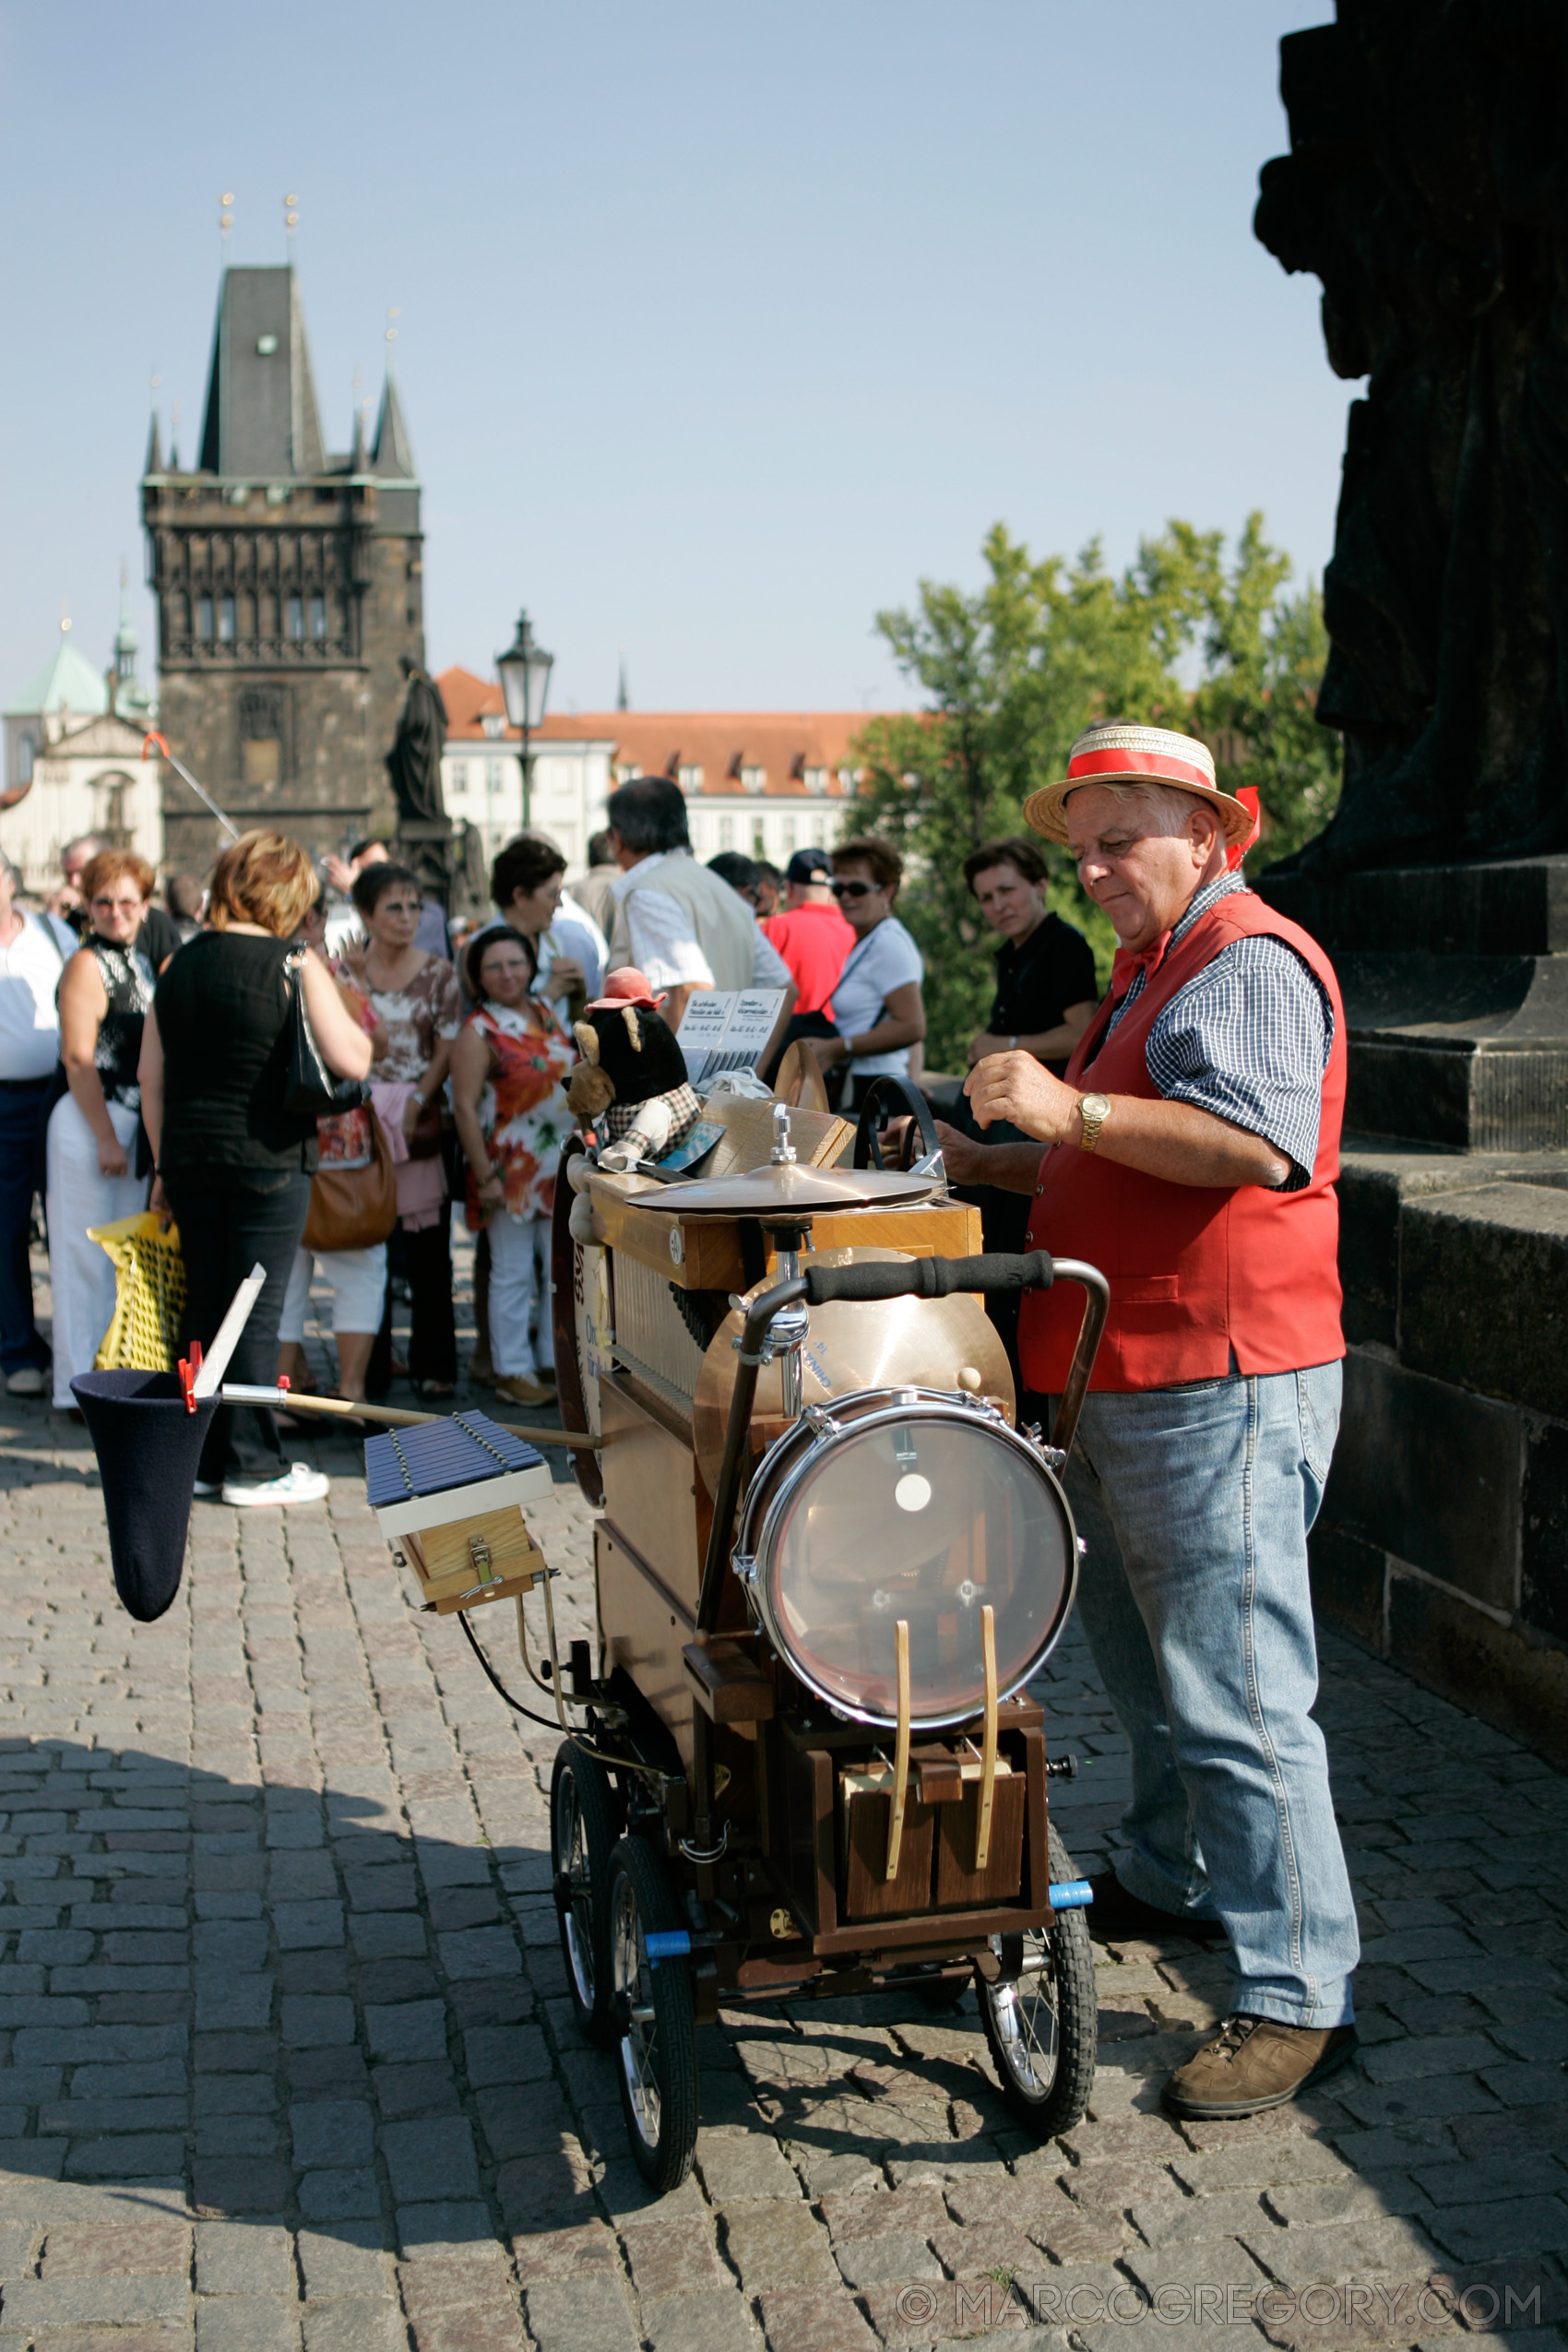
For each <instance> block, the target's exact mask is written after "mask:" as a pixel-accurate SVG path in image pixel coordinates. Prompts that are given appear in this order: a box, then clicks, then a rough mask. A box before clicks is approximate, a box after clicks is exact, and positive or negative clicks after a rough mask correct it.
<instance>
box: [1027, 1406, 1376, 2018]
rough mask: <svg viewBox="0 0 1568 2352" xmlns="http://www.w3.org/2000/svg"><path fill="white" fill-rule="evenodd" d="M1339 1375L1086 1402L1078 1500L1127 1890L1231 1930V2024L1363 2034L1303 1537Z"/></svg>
mask: <svg viewBox="0 0 1568 2352" xmlns="http://www.w3.org/2000/svg"><path fill="white" fill-rule="evenodd" d="M1340 1386H1341V1373H1340V1367H1339V1365H1338V1364H1336V1363H1334V1364H1319V1365H1317V1366H1316V1367H1315V1368H1314V1369H1313V1370H1311V1371H1307V1372H1271V1373H1268V1374H1265V1375H1263V1376H1260V1377H1253V1378H1251V1379H1245V1378H1241V1376H1239V1375H1238V1376H1233V1377H1231V1378H1230V1379H1228V1380H1212V1381H1196V1382H1194V1383H1191V1384H1187V1385H1185V1386H1182V1387H1179V1388H1157V1389H1146V1390H1144V1391H1141V1392H1139V1393H1136V1394H1133V1395H1129V1396H1110V1395H1099V1396H1090V1397H1089V1398H1088V1399H1087V1402H1086V1404H1085V1408H1084V1416H1083V1420H1082V1421H1081V1422H1080V1423H1079V1427H1078V1436H1077V1443H1076V1445H1075V1449H1074V1454H1073V1459H1072V1461H1071V1463H1070V1464H1069V1465H1068V1468H1067V1476H1066V1485H1067V1494H1068V1499H1069V1500H1070V1502H1071V1503H1072V1506H1073V1513H1074V1516H1075V1519H1076V1520H1077V1523H1078V1532H1079V1534H1080V1535H1081V1536H1082V1537H1083V1538H1085V1540H1086V1542H1087V1554H1086V1556H1085V1558H1084V1562H1083V1577H1082V1582H1081V1585H1080V1587H1079V1598H1078V1606H1079V1609H1080V1610H1081V1612H1082V1615H1083V1621H1084V1627H1085V1631H1086V1632H1087V1635H1088V1638H1089V1645H1090V1647H1091V1648H1092V1650H1093V1652H1094V1656H1095V1662H1096V1664H1097V1665H1098V1666H1099V1670H1100V1672H1101V1674H1102V1675H1103V1676H1104V1678H1105V1683H1106V1688H1107V1689H1108V1691H1109V1692H1110V1693H1111V1703H1112V1705H1114V1707H1115V1709H1116V1713H1117V1715H1118V1716H1119V1717H1120V1718H1121V1721H1122V1725H1123V1729H1124V1730H1125V1731H1126V1733H1127V1737H1128V1739H1129V1740H1130V1741H1131V1743H1132V1750H1133V1800H1132V1804H1131V1805H1130V1807H1129V1809H1128V1811H1127V1812H1126V1813H1125V1815H1124V1816H1123V1823H1122V1828H1123V1835H1124V1837H1125V1839H1126V1842H1127V1845H1128V1846H1129V1847H1130V1848H1131V1851H1130V1852H1129V1853H1124V1854H1121V1855H1119V1856H1118V1858H1117V1863H1116V1875H1117V1877H1118V1878H1119V1879H1120V1880H1121V1882H1122V1883H1123V1886H1124V1887H1125V1888H1126V1889H1127V1892H1128V1893H1129V1894H1130V1895H1137V1896H1139V1897H1140V1898H1141V1899H1142V1900H1143V1901H1144V1902H1146V1903H1154V1904H1158V1906H1159V1907H1160V1908H1161V1909H1162V1910H1167V1911H1189V1912H1193V1913H1194V1914H1196V1915H1198V1916H1200V1917H1203V1918H1218V1919H1219V1920H1221V1921H1222V1922H1223V1924H1224V1927H1225V1930H1226V1933H1227V1934H1228V1936H1229V1940H1230V1949H1231V1954H1232V1959H1233V1966H1234V1968H1235V1972H1236V1987H1235V1991H1234V1995H1233V1999H1232V2006H1233V2007H1234V2008H1236V2009H1238V2010H1244V2011H1245V2012H1247V2013H1248V2014H1249V2015H1252V2016H1259V2017H1274V2018H1277V2019H1279V2020H1280V2021H1281V2022H1282V2023H1283V2024H1286V2025H1314V2026H1324V2025H1345V2024H1348V2022H1349V2020H1350V2018H1351V2017H1352V2016H1353V2015H1354V2009H1353V2007H1352V2003H1351V1999H1350V1972H1351V1970H1352V1969H1353V1968H1354V1966H1355V1965H1356V1962H1357V1960H1358V1958H1359V1957H1360V1940H1359V1938H1358V1935H1357V1931H1356V1912H1355V1906H1354V1904H1353V1902H1352V1900H1351V1896H1350V1883H1349V1879H1348V1875H1347V1872H1346V1869H1345V1856H1344V1852H1343V1849H1342V1847H1341V1846H1340V1842H1339V1832H1338V1829H1337V1827H1336V1823H1335V1819H1334V1806H1333V1801H1332V1800H1331V1798H1330V1795H1329V1788H1328V1759H1327V1755H1326V1752H1325V1751H1324V1741H1323V1734H1322V1732H1321V1731H1320V1730H1319V1729H1318V1727H1317V1725H1316V1724H1315V1723H1314V1722H1313V1718H1312V1715H1311V1712H1310V1710H1311V1708H1312V1706H1313V1701H1314V1700H1315V1698H1316V1696H1317V1648H1316V1644H1315V1641H1314V1638H1313V1611H1312V1596H1311V1592H1310V1590H1309V1587H1308V1583H1307V1531H1308V1529H1309V1528H1310V1527H1311V1526H1312V1524H1313V1519H1314V1518H1315V1517H1316V1516H1317V1510H1318V1505H1319V1503H1321V1501H1322V1500H1323V1489H1324V1480H1325V1479H1327V1476H1328V1466H1329V1462H1330V1459H1331V1458H1332V1455H1333V1453H1334V1441H1335V1438H1336V1435H1337V1433H1338V1429H1339V1398H1340Z"/></svg>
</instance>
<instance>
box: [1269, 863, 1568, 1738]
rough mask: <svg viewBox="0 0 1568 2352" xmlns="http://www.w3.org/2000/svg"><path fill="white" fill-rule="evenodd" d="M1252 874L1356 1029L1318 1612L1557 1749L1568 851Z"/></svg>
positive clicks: (1565, 1670) (1495, 1718) (1562, 1684)
mask: <svg viewBox="0 0 1568 2352" xmlns="http://www.w3.org/2000/svg"><path fill="white" fill-rule="evenodd" d="M1260 888H1261V889H1262V892H1263V895H1264V896H1265V897H1267V898H1268V899H1269V900H1270V901H1271V903H1273V904H1274V905H1276V906H1277V907H1278V908H1279V909H1280V910H1281V912H1283V913H1288V914H1289V915H1291V916H1292V917H1293V918H1294V919H1295V920H1296V921H1300V922H1301V923H1302V924H1303V925H1304V926H1305V927H1306V928H1307V929H1309V930H1311V931H1312V932H1314V934H1315V935H1316V936H1317V937H1318V938H1320V939H1321V940H1322V941H1323V942H1324V944H1325V945H1326V946H1327V947H1328V948H1329V949H1330V951H1331V953H1332V954H1333V956H1334V960H1335V964H1336V968H1337V970H1338V972H1339V975H1340V980H1341V984H1342V986H1343V988H1344V992H1345V1002H1346V1014H1347V1019H1348V1027H1349V1033H1350V1075H1349V1103H1350V1112H1349V1115H1348V1120H1347V1125H1348V1128H1349V1129H1351V1130H1352V1131H1353V1132H1351V1133H1350V1134H1348V1136H1347V1142H1346V1150H1345V1155H1344V1172H1343V1175H1342V1178H1341V1182H1340V1187H1339V1198H1340V1220H1341V1221H1340V1243H1339V1267H1340V1276H1341V1279H1342V1280H1343V1283H1344V1286H1345V1336H1346V1338H1347V1340H1348V1343H1349V1356H1348V1360H1347V1363H1346V1386H1345V1413H1344V1420H1343V1422H1342V1424H1341V1431H1340V1438H1339V1444H1338V1448H1337V1451H1336V1455H1335V1463H1334V1469H1333V1473H1332V1475H1331V1477H1330V1479H1329V1484H1328V1491H1327V1493H1326V1495H1325V1496H1324V1507H1323V1512H1322V1515H1321V1516H1320V1518H1319V1522H1318V1525H1317V1527H1316V1528H1315V1529H1314V1531H1313V1547H1312V1550H1313V1592H1314V1598H1315V1599H1316V1601H1317V1605H1318V1609H1319V1611H1320V1613H1321V1614H1322V1615H1323V1616H1324V1619H1325V1620H1327V1621H1330V1622H1331V1623H1333V1624H1335V1625H1336V1626H1337V1627H1338V1628H1340V1629H1341V1630H1343V1631H1344V1632H1347V1633H1350V1634H1351V1635H1352V1636H1353V1637H1355V1638H1356V1639H1358V1640H1360V1641H1362V1642H1364V1643H1366V1644H1367V1645H1370V1646H1371V1647H1372V1648H1373V1649H1375V1650H1377V1651H1378V1652H1379V1654H1380V1655H1382V1656H1384V1657H1389V1658H1391V1659H1392V1660H1393V1661H1394V1662H1395V1663H1396V1664H1397V1665H1400V1666H1402V1667H1404V1668H1405V1669H1407V1670H1408V1672H1410V1673H1411V1674H1413V1675H1414V1676H1415V1677H1416V1678H1417V1679H1418V1680H1419V1681H1422V1682H1425V1683H1427V1684H1429V1685H1430V1686H1431V1688H1433V1689H1434V1690H1439V1691H1442V1692H1443V1693H1444V1694H1445V1695H1446V1696H1448V1697H1450V1698H1453V1699H1455V1700H1456V1701H1458V1702H1459V1704H1460V1705H1464V1706H1466V1707H1468V1708H1470V1709H1471V1710H1472V1711H1473V1712H1475V1713H1476V1714H1478V1715H1480V1716H1485V1717H1487V1718H1488V1719H1489V1720H1491V1721H1492V1722H1494V1723H1497V1724H1500V1725H1502V1726H1503V1727H1505V1728H1507V1729H1509V1730H1510V1731H1513V1732H1515V1733H1516V1734H1517V1735H1519V1736H1520V1737H1522V1738H1524V1739H1526V1740H1529V1742H1530V1743H1531V1744H1532V1745H1533V1746H1535V1747H1537V1748H1538V1749H1539V1750H1540V1751H1541V1752H1543V1753H1548V1754H1550V1755H1552V1756H1553V1757H1554V1758H1556V1759H1558V1760H1562V1761H1568V859H1565V858H1539V859H1529V860H1525V861H1517V862H1515V863H1511V864H1506V865H1494V866H1467V867H1452V868H1443V867H1437V868H1430V867H1429V868H1423V869H1420V870H1417V871H1410V872H1399V873H1365V874H1360V875H1357V876H1354V877H1351V878H1348V879H1347V880H1345V881H1342V882H1339V883H1337V884H1333V885H1322V884H1317V885H1314V884H1313V883H1312V882H1311V881H1309V880H1308V879H1307V878H1306V877H1304V876H1296V875H1281V876H1279V877H1278V878H1277V880H1272V879H1270V878H1269V877H1267V876H1265V877H1264V879H1263V882H1262V883H1261V884H1260Z"/></svg>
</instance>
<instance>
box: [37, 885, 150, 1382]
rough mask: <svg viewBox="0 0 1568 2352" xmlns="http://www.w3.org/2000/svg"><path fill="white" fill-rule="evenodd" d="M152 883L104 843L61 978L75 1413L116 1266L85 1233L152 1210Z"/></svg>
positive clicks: (61, 1340)
mask: <svg viewBox="0 0 1568 2352" xmlns="http://www.w3.org/2000/svg"><path fill="white" fill-rule="evenodd" d="M155 878H156V877H155V876H154V874H153V871H152V868H151V867H150V866H149V865H148V862H147V860H146V859H145V858H138V857H137V855H136V854H135V852H134V851H132V850H129V849H101V850H100V851H99V853H98V855H97V857H95V858H94V859H92V860H91V861H90V862H89V864H88V865H87V866H85V867H84V868H83V870H82V875H81V891H82V900H83V904H84V905H85V907H86V909H87V915H88V921H89V931H88V934H87V939H86V942H85V944H83V945H82V946H81V947H79V948H78V949H77V953H76V954H75V955H74V956H72V957H71V959H70V962H69V963H68V964H67V965H66V967H65V972H64V974H63V976H62V978H61V981H60V988H59V994H58V998H57V1002H58V1004H59V1008H60V1059H61V1062H62V1063H63V1065H64V1071H65V1087H66V1091H65V1093H63V1094H62V1095H61V1097H60V1099H59V1101H58V1102H57V1103H56V1104H55V1105H54V1108H53V1111H52V1112H51V1113H50V1119H49V1146H48V1161H49V1180H48V1194H47V1198H48V1209H49V1279H50V1285H51V1289H52V1291H53V1304H54V1405H55V1409H56V1410H57V1411H59V1412H64V1413H77V1401H76V1399H75V1397H74V1396H72V1395H71V1380H72V1376H73V1375H74V1374H75V1373H77V1372H90V1371H91V1370H92V1360H93V1358H94V1357H95V1356H96V1355H97V1353H98V1350H99V1348H100V1346H101V1342H102V1339H103V1335H104V1333H105V1332H106V1331H107V1330H108V1328H109V1325H110V1322H111V1320H112V1319H113V1313H114V1266H113V1260H112V1259H111V1258H110V1256H109V1254H108V1253H107V1251H105V1250H103V1249H101V1247H100V1245H99V1244H98V1242H96V1241H89V1239H88V1229H89V1226H94V1225H110V1224H113V1222H114V1220H115V1219H116V1218H121V1217H134V1216H135V1215H136V1214H137V1210H138V1209H143V1208H145V1207H146V1206H147V1194H148V1176H149V1174H150V1172H151V1167H152V1158H151V1154H150V1152H149V1151H148V1147H147V1144H146V1141H145V1139H144V1137H143V1134H142V1127H141V1087H140V1086H139V1085H138V1083H137V1058H138V1056H139V1055H140V1052H141V1037H142V1025H143V1023H144V1021H145V1020H146V1017H147V1008H148V1005H149V1004H151V1002H152V992H153V989H154V987H155V986H156V983H157V975H156V974H155V973H154V971H153V968H152V965H151V963H150V962H149V960H148V957H147V956H145V955H144V954H143V953H142V951H141V949H140V948H139V947H138V946H137V944H136V940H137V932H139V931H140V929H141V927H142V924H143V922H144V921H146V918H147V909H148V899H149V898H150V897H151V896H152V888H153V883H154V880H155ZM77 1418H78V1419H79V1418H80V1416H79V1413H78V1414H77Z"/></svg>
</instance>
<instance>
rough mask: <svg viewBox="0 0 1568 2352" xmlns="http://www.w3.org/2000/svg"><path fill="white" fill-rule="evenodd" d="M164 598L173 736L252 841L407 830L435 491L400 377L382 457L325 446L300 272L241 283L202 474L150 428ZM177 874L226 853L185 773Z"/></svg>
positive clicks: (163, 697)
mask: <svg viewBox="0 0 1568 2352" xmlns="http://www.w3.org/2000/svg"><path fill="white" fill-rule="evenodd" d="M141 487H142V518H143V521H144V523H145V526H146V529H147V549H148V585H149V586H150V587H151V588H152V589H153V591H154V594H155V595H156V597H157V600H158V665H159V672H160V685H159V709H160V719H159V725H160V730H161V731H162V733H163V734H164V736H165V737H166V739H167V741H168V743H169V747H170V750H171V751H172V753H173V754H175V755H176V756H177V757H178V758H179V759H181V760H182V761H183V762H184V765H185V766H187V767H188V768H189V769H190V770H191V772H192V773H193V775H195V776H197V777H199V778H200V779H201V781H202V783H203V784H204V785H205V786H206V787H207V789H208V791H209V792H210V793H211V794H212V796H213V798H214V799H215V800H216V801H217V802H219V804H220V807H222V808H224V809H226V810H227V811H228V813H229V814H230V816H231V817H232V819H233V821H234V823H235V824H236V825H237V826H239V827H240V829H241V830H242V832H243V831H244V829H245V828H246V827H247V826H255V825H267V826H276V827H277V828H278V829H279V831H282V832H285V833H290V834H292V835H293V836H294V837H295V838H296V839H298V840H300V841H302V842H303V844H304V846H305V847H306V848H307V849H310V850H312V851H313V852H320V851H323V850H327V849H339V850H340V849H342V847H343V846H344V844H345V843H346V842H347V841H350V840H351V839H353V838H355V837H360V836H362V835H363V834H366V833H372V832H382V831H386V832H391V831H392V830H393V829H394V827H395V824H396V804H395V802H394V801H393V798H392V793H391V790H390V787H389V785H388V782H387V778H386V769H385V767H384V766H383V765H382V763H383V759H384V757H385V754H386V749H387V746H388V745H389V744H390V743H391V742H392V738H393V735H394V734H395V732H396V731H397V724H398V711H399V709H400V707H401V704H402V699H403V692H404V682H403V678H402V674H401V672H400V671H399V669H398V660H399V658H400V657H401V656H402V655H404V654H407V655H408V656H410V659H412V660H414V661H415V662H417V663H418V664H419V665H420V667H421V668H422V667H423V664H424V605H423V597H422V578H421V572H422V537H421V532H420V490H419V482H418V481H417V479H416V477H415V474H414V465H413V456H412V453H411V451H410V446H409V436H408V432H407V429H406V427H405V425H404V422H403V416H402V410H401V408H400V406H399V404H398V394H397V388H396V386H395V385H394V383H393V381H392V375H391V372H390V369H388V372H387V376H386V386H385V389H384V391H383V393H382V398H381V414H380V419H379V422H378V423H377V426H376V432H375V439H374V445H373V446H372V447H371V448H370V449H369V450H367V449H366V448H365V445H364V435H363V429H362V421H361V419H360V417H359V415H358V414H357V413H356V415H355V418H354V428H353V446H352V447H351V449H350V451H349V452H348V454H347V455H346V456H335V455H331V454H329V453H328V451H327V448H326V445H325V444H324V443H323V440H322V434H321V422H320V417H319V414H318V411H317V409H316V404H315V386H314V385H313V383H312V381H311V368H310V354H309V352H308V350H307V349H306V346H305V333H304V319H303V313H302V311H301V307H300V297H299V290H298V287H297V286H296V284H295V280H294V273H293V270H292V269H291V268H290V267H283V268H272V269H226V270H225V271H224V273H223V283H222V288H221V291H220V295H219V302H218V328H217V334H216V336H215V338H214V341H213V350H212V370H211V374H210V376H209V379H208V393H207V413H206V421H205V423H204V425H203V428H202V437H201V449H200V454H199V456H198V457H197V460H196V465H195V466H194V467H193V468H188V469H187V468H184V467H182V466H181V465H180V462H179V458H178V456H177V453H176V452H175V451H173V450H172V449H171V451H170V455H169V461H168V463H167V464H165V463H164V460H163V454H162V447H161V443H160V434H159V427H158V421H157V419H156V417H155V418H154V420H153V425H152V433H151V437H150V440H149V442H148V457H147V469H146V472H145V474H144V476H143V480H142V486H141ZM163 809H164V827H165V837H166V841H167V845H168V851H167V853H168V860H169V862H170V864H171V865H172V866H173V867H175V868H188V869H190V870H192V871H194V872H196V873H203V872H205V871H206V870H207V869H208V867H209V866H210V865H211V863H212V861H213V859H214V857H215V856H216V855H217V852H218V850H219V849H220V847H221V837H220V832H219V828H218V826H217V825H216V824H215V822H214V820H213V819H212V818H211V817H210V816H208V814H207V812H206V810H205V809H204V808H203V807H202V806H201V803H200V802H198V801H197V800H196V798H195V796H194V795H193V794H192V793H191V792H190V791H189V790H187V789H186V787H185V786H184V784H183V783H182V782H181V781H180V779H179V778H178V777H176V776H175V775H174V774H173V773H172V770H170V771H166V772H165V777H164V787H163Z"/></svg>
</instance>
